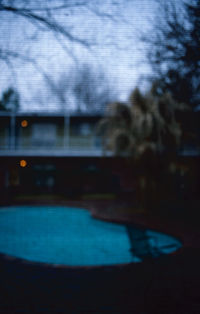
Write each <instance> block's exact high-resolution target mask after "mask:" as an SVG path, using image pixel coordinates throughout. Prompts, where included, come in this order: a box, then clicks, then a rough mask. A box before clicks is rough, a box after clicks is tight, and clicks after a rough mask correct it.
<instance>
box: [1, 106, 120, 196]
mask: <svg viewBox="0 0 200 314" xmlns="http://www.w3.org/2000/svg"><path fill="white" fill-rule="evenodd" d="M101 117H102V115H101V114H100V113H97V112H95V113H80V112H79V113H72V114H70V115H69V114H63V113H52V112H39V113H35V112H34V113H27V112H25V113H20V112H16V113H14V112H5V111H2V112H0V161H1V164H0V191H1V192H2V195H3V194H4V192H5V191H6V193H7V191H9V193H10V191H12V192H13V191H14V192H16V193H40V192H41V193H48V192H50V193H52V192H56V193H64V194H65V195H70V196H72V195H77V194H81V193H85V192H88V193H89V192H109V191H112V190H113V188H114V185H115V186H116V182H117V180H116V178H115V180H114V177H113V173H111V168H112V167H111V164H110V165H109V163H112V162H111V160H110V158H109V156H107V157H108V158H107V157H105V156H104V153H103V149H102V145H101V138H100V136H99V135H98V134H97V130H96V128H97V123H98V121H99V120H100V119H101ZM103 156H104V158H103ZM105 164H107V166H106V165H105ZM112 165H113V163H112ZM114 181H115V183H114Z"/></svg>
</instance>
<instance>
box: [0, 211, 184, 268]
mask: <svg viewBox="0 0 200 314" xmlns="http://www.w3.org/2000/svg"><path fill="white" fill-rule="evenodd" d="M130 228H131V229H130ZM138 231H139V229H134V228H132V227H130V226H129V227H127V226H126V225H123V224H115V223H110V222H103V221H100V220H96V219H94V218H92V217H91V215H90V212H89V211H87V210H85V209H81V208H70V207H57V206H56V207H53V206H37V207H36V206H13V207H7V208H2V209H1V210H0V252H1V253H4V254H8V255H12V256H15V257H19V258H23V259H26V260H29V261H35V262H44V263H52V264H63V265H70V266H72V265H73V266H87V265H88V266H92V265H112V264H122V263H131V262H140V261H141V256H140V255H141V254H138V252H137V247H140V248H141V247H142V246H144V243H145V245H147V244H148V245H147V246H148V249H149V248H152V252H154V255H155V256H156V254H157V252H159V253H165V254H168V253H171V252H173V251H175V250H177V249H178V248H180V247H181V243H180V242H179V241H178V240H177V239H175V238H173V237H171V236H168V235H165V234H161V233H158V232H154V231H150V230H147V231H145V241H143V242H142V241H141V235H144V232H143V231H142V233H141V232H140V231H139V232H138ZM135 235H136V237H135V239H134V236H135ZM143 240H144V239H143ZM131 241H132V243H131ZM139 241H140V242H139ZM134 243H136V244H137V245H134ZM144 255H145V254H144ZM152 255H153V254H152Z"/></svg>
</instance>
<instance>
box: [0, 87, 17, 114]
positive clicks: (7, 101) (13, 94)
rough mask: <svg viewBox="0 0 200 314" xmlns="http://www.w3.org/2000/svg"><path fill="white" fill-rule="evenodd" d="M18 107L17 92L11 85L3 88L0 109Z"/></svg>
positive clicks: (13, 109) (11, 109) (15, 108)
mask: <svg viewBox="0 0 200 314" xmlns="http://www.w3.org/2000/svg"><path fill="white" fill-rule="evenodd" d="M18 109H19V94H18V92H17V91H16V90H15V89H13V88H12V87H10V88H8V89H7V90H5V91H4V92H3V94H2V98H1V100H0V110H7V111H17V110H18Z"/></svg>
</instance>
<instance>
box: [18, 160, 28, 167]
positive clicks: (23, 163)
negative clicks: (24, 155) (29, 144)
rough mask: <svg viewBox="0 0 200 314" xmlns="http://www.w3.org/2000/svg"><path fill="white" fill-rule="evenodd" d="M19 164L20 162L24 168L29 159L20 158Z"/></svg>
mask: <svg viewBox="0 0 200 314" xmlns="http://www.w3.org/2000/svg"><path fill="white" fill-rule="evenodd" d="M19 164H20V167H22V168H24V167H26V166H27V161H26V160H24V159H22V160H20V162H19Z"/></svg>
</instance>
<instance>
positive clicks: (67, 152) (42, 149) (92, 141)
mask: <svg viewBox="0 0 200 314" xmlns="http://www.w3.org/2000/svg"><path fill="white" fill-rule="evenodd" d="M103 154H104V153H103V149H102V145H101V139H100V138H99V137H96V136H89V137H88V136H87V137H86V136H85V137H84V136H69V137H68V139H67V141H64V140H63V138H57V139H56V140H54V141H46V142H45V141H43V139H42V135H41V140H31V139H28V138H12V137H9V138H5V137H4V138H2V137H0V156H21V155H24V156H31V155H32V156H50V155H51V156H102V155H103Z"/></svg>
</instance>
